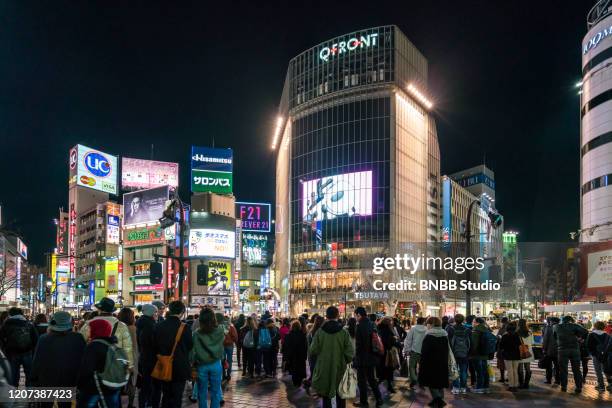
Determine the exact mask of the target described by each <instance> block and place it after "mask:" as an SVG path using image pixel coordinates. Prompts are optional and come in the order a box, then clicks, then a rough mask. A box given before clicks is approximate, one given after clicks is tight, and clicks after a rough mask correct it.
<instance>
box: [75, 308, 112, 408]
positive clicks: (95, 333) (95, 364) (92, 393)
mask: <svg viewBox="0 0 612 408" xmlns="http://www.w3.org/2000/svg"><path fill="white" fill-rule="evenodd" d="M89 330H90V331H89V344H88V345H87V346H86V347H85V350H84V352H83V358H82V360H81V365H80V367H79V372H78V374H77V384H76V385H77V390H78V395H77V408H88V407H95V406H96V405H97V404H98V403H99V402H100V400H101V397H100V393H99V392H98V386H99V387H100V389H101V390H102V393H103V394H104V400H105V402H106V406H107V407H108V408H119V407H120V406H121V400H120V395H119V394H120V389H111V388H107V387H106V386H104V384H102V383H98V384H96V378H95V376H94V374H95V373H102V372H104V367H105V366H106V353H107V351H108V347H109V346H108V345H109V344H113V343H116V342H117V339H116V338H115V337H114V336H112V332H113V326H112V325H111V324H110V323H109V322H108V321H106V320H103V319H96V320H92V321H91V322H90V324H89Z"/></svg>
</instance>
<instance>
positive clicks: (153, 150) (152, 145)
mask: <svg viewBox="0 0 612 408" xmlns="http://www.w3.org/2000/svg"><path fill="white" fill-rule="evenodd" d="M154 154H155V145H154V144H153V143H151V160H153V156H154Z"/></svg>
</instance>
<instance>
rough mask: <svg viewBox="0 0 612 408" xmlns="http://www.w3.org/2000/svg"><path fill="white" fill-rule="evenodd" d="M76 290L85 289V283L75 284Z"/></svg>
mask: <svg viewBox="0 0 612 408" xmlns="http://www.w3.org/2000/svg"><path fill="white" fill-rule="evenodd" d="M76 288H77V289H87V285H86V284H85V282H77V284H76Z"/></svg>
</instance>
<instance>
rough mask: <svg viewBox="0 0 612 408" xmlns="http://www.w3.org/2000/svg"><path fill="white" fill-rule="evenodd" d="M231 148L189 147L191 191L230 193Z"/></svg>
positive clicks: (231, 179) (231, 177) (231, 185)
mask: <svg viewBox="0 0 612 408" xmlns="http://www.w3.org/2000/svg"><path fill="white" fill-rule="evenodd" d="M232 171H233V152H232V149H217V148H210V147H200V146H192V147H191V191H193V192H199V193H201V192H211V193H217V194H231V193H232V191H233V190H232V188H233V176H232Z"/></svg>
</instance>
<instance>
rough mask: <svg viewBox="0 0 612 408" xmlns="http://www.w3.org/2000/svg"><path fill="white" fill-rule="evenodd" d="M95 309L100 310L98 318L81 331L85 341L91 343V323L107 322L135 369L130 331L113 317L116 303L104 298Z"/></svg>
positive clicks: (118, 344)
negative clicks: (97, 321)
mask: <svg viewBox="0 0 612 408" xmlns="http://www.w3.org/2000/svg"><path fill="white" fill-rule="evenodd" d="M94 307H95V308H96V309H98V312H99V314H98V316H96V317H94V318H93V319H91V320H88V321H87V322H85V324H84V325H83V327H82V328H81V330H80V332H81V334H82V335H83V337H84V338H85V341H86V342H88V341H89V325H90V324H91V322H93V321H96V320H106V321H107V322H109V323H110V325H111V327H112V328H113V329H112V335H113V336H115V337H116V338H117V347H120V348H121V349H123V351H125V353H126V354H127V356H128V359H129V361H130V367H133V366H134V353H133V352H132V347H133V345H132V335H131V334H130V330H129V329H128V327H127V325H126V324H125V323H123V322H121V321H119V319H117V318H116V317H115V316H113V312H114V311H115V301H114V300H113V299H111V298H107V297H104V298H102V299H100V301H99V302H98V303H96V304H95V305H94Z"/></svg>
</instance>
